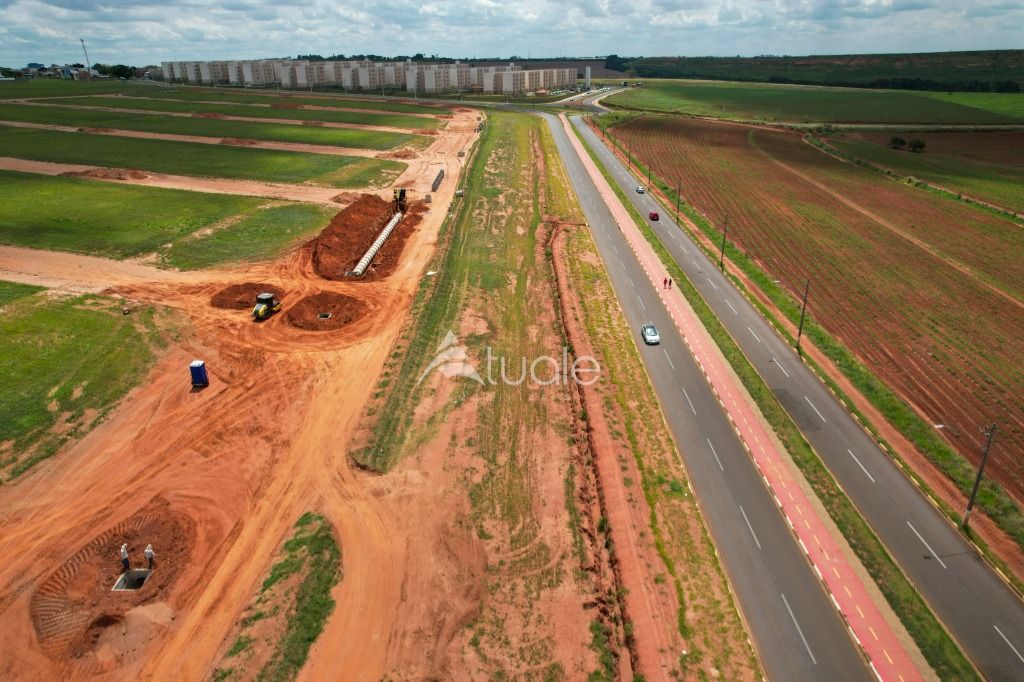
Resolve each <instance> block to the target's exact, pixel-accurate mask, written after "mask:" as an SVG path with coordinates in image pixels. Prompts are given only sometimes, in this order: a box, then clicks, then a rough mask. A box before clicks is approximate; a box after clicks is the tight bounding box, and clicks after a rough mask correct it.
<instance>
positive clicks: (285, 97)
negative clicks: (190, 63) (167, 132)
mask: <svg viewBox="0 0 1024 682" xmlns="http://www.w3.org/2000/svg"><path fill="white" fill-rule="evenodd" d="M143 93H144V94H145V96H146V97H161V98H168V99H182V100H192V101H204V100H205V101H214V100H216V101H219V102H236V103H239V104H273V103H275V102H294V103H295V104H309V105H312V106H317V107H339V108H343V109H372V110H375V111H393V112H395V113H397V114H431V115H433V116H436V115H437V114H443V113H446V112H445V111H443V110H441V109H438V108H437V107H426V106H420V105H417V104H405V103H402V102H391V101H388V100H386V99H383V98H381V97H379V96H378V97H377V100H367V99H347V98H345V97H344V96H342V95H341V93H339V94H338V95H326V94H317V95H316V96H312V95H308V94H307V95H298V94H297V93H296V91H294V90H292V91H289V90H244V91H243V90H240V89H239V88H214V87H189V88H160V89H159V90H156V91H155V92H151V93H149V92H145V91H143ZM143 93H135V92H133V93H132V94H143ZM371 94H372V93H371Z"/></svg>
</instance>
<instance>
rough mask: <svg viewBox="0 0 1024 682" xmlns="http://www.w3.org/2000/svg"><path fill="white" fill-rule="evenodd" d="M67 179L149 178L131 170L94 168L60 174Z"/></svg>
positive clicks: (140, 172) (138, 171)
mask: <svg viewBox="0 0 1024 682" xmlns="http://www.w3.org/2000/svg"><path fill="white" fill-rule="evenodd" d="M60 175H61V176H63V177H67V178H90V179H92V180H145V179H147V178H148V177H149V176H148V175H147V174H145V173H143V172H142V171H140V170H134V169H131V168H96V169H94V170H86V171H68V172H66V173H61V174H60Z"/></svg>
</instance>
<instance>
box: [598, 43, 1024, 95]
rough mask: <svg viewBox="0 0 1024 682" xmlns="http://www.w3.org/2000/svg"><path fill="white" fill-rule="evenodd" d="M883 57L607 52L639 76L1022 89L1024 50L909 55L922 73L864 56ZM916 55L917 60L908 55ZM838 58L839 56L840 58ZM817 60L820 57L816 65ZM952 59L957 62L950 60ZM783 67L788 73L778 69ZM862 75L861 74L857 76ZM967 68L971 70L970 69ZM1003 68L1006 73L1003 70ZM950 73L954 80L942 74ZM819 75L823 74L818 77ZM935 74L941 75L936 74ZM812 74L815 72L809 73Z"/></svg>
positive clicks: (611, 63) (608, 61)
mask: <svg viewBox="0 0 1024 682" xmlns="http://www.w3.org/2000/svg"><path fill="white" fill-rule="evenodd" d="M863 56H864V57H873V56H874V57H878V58H877V59H875V60H874V61H873V62H872V63H871V64H870V67H868V68H870V70H871V71H872V72H873V73H868V72H866V70H865V69H861V68H860V67H859V66H854V65H850V66H846V65H843V64H842V63H839V62H837V63H835V64H832V65H829V66H826V65H825V64H826V62H827V59H828V58H826V57H772V56H765V57H750V58H742V57H735V58H733V57H664V58H645V57H639V58H631V57H620V56H618V55H614V54H613V55H608V56H607V57H606V58H605V68H607V69H612V70H615V71H622V72H624V73H627V74H628V75H629V76H631V77H640V78H692V79H702V80H723V81H724V80H728V81H740V82H748V83H787V84H793V85H827V86H833V87H843V88H870V89H892V90H933V91H946V92H1000V93H1016V92H1021V86H1022V82H1021V81H1020V80H1019V79H1017V80H1015V79H1014V78H1012V77H1011V78H1007V77H1006V76H1007V75H1010V76H1016V75H1017V74H1018V73H1020V72H1021V70H1022V68H1021V64H1024V51H1019V50H1009V51H994V52H989V53H985V55H984V57H975V58H974V61H975V62H977V61H979V60H980V61H983V62H984V65H982V66H974V65H973V64H972V65H971V66H963V64H964V63H966V62H967V60H963V61H961V63H960V64H956V63H955V61H956V58H957V57H958V55H957V54H952V55H951V54H950V53H937V54H935V55H929V54H922V55H909V56H907V59H906V62H907V63H910V62H911V61H912V63H913V66H914V67H915V69H916V70H918V71H919V72H920V71H925V72H927V73H925V75H924V76H923V77H913V76H891V77H879V76H878V75H877V74H878V72H879V71H882V72H883V73H884V72H885V71H895V70H897V69H898V68H900V67H899V66H898V65H897V63H896V59H897V57H892V58H889V59H887V57H888V56H887V55H863ZM910 57H913V60H910V59H909V58H910ZM837 59H838V58H837ZM815 60H821V61H820V63H819V64H814V63H813V62H814V61H815ZM951 62H953V63H954V66H953V67H950V66H949V64H950V63H951ZM808 67H810V68H815V67H817V73H816V74H815V75H817V77H816V78H806V77H805V78H799V77H798V78H794V77H792V76H790V75H789V71H790V69H796V70H801V69H803V70H806V69H807V68H808ZM780 71H782V72H783V73H779V72H780ZM858 71H860V74H863V76H862V77H861V78H858V77H857V76H858V75H860V74H859V73H858ZM965 72H966V73H965ZM1000 72H1001V73H1000ZM945 73H949V74H950V75H951V76H955V77H951V78H942V77H941V76H942V75H945ZM819 74H820V75H819ZM933 74H939V75H938V77H936V76H935V75H933ZM806 75H810V73H808V74H806Z"/></svg>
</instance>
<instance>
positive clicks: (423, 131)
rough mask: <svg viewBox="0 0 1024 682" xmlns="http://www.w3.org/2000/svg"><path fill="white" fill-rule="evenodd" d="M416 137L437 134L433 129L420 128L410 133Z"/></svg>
mask: <svg viewBox="0 0 1024 682" xmlns="http://www.w3.org/2000/svg"><path fill="white" fill-rule="evenodd" d="M412 132H414V133H416V134H417V135H437V134H438V132H437V131H436V130H434V129H433V128H420V129H419V130H414V131H412Z"/></svg>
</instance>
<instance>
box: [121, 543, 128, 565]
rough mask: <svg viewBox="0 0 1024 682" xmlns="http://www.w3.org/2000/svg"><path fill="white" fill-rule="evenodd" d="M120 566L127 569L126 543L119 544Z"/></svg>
mask: <svg viewBox="0 0 1024 682" xmlns="http://www.w3.org/2000/svg"><path fill="white" fill-rule="evenodd" d="M121 568H123V569H124V570H126V571H127V570H128V543H127V542H126V543H124V544H122V545H121Z"/></svg>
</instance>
